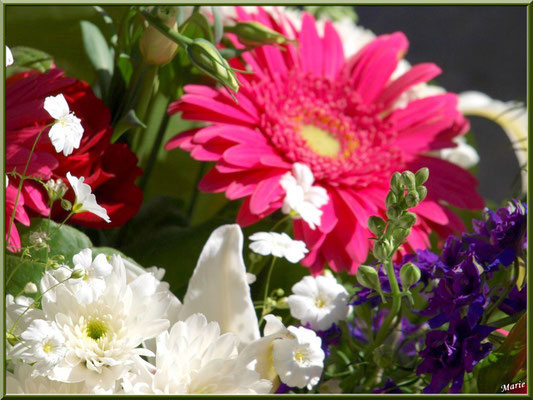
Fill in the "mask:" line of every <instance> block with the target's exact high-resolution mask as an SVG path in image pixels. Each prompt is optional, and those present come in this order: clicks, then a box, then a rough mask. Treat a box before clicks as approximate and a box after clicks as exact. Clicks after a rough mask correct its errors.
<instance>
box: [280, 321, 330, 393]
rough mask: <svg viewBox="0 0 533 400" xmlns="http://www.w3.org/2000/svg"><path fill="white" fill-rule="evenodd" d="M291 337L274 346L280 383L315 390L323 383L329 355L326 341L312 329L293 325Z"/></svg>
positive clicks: (289, 330) (288, 329)
mask: <svg viewBox="0 0 533 400" xmlns="http://www.w3.org/2000/svg"><path fill="white" fill-rule="evenodd" d="M287 331H288V333H289V335H290V336H289V337H283V338H281V339H277V340H274V341H273V343H272V357H273V360H274V361H273V364H274V368H275V369H276V372H277V373H278V375H279V378H280V380H281V381H282V382H283V383H285V384H287V385H289V386H293V387H299V388H303V387H307V388H308V389H312V388H313V386H315V385H316V384H317V383H318V382H319V381H320V376H321V375H322V370H323V369H324V358H325V354H324V351H323V350H322V348H321V345H322V340H321V339H320V338H319V337H318V336H317V335H316V333H315V332H313V331H312V330H310V329H306V328H304V327H301V326H300V327H298V328H296V327H294V326H289V327H288V328H287Z"/></svg>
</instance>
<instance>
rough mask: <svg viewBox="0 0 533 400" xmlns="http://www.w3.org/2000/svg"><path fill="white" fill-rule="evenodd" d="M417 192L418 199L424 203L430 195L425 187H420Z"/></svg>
mask: <svg viewBox="0 0 533 400" xmlns="http://www.w3.org/2000/svg"><path fill="white" fill-rule="evenodd" d="M416 192H417V193H418V198H419V201H422V200H424V199H425V198H426V196H427V194H428V190H427V189H426V187H425V186H420V187H418V188H417V189H416Z"/></svg>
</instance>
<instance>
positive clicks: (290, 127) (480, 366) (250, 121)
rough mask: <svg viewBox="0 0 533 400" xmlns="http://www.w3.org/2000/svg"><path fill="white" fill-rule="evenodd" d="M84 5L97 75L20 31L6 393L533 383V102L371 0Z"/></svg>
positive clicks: (14, 55) (491, 389)
mask: <svg viewBox="0 0 533 400" xmlns="http://www.w3.org/2000/svg"><path fill="white" fill-rule="evenodd" d="M37 8H38V7H37ZM79 10H82V11H83V12H86V11H87V12H88V13H89V15H90V16H91V18H92V20H97V21H98V23H94V22H91V21H89V20H88V19H87V18H86V17H80V18H79V20H80V28H81V29H80V31H81V36H80V38H79V40H80V41H79V43H78V46H77V47H79V49H80V51H83V52H85V54H86V57H87V59H88V60H89V61H90V63H89V64H87V65H85V66H84V68H85V71H86V73H88V76H89V80H90V81H91V83H90V84H89V83H86V82H84V81H83V80H80V77H76V76H71V74H70V73H69V68H70V66H71V64H69V63H65V65H64V66H63V65H62V62H61V61H60V60H54V59H53V58H52V56H50V55H48V54H47V53H46V52H44V51H42V50H41V49H38V48H32V47H20V46H18V47H17V46H12V47H11V48H9V47H7V46H6V47H5V62H6V81H5V85H6V96H5V117H6V123H5V132H4V135H5V136H4V137H5V145H6V146H5V166H6V171H5V236H4V237H5V250H6V251H5V253H6V255H5V288H6V295H5V307H6V308H5V316H6V320H5V325H4V326H5V332H4V334H5V338H6V343H5V348H6V354H5V364H4V371H5V374H6V386H7V393H10V394H16V393H40V394H51V393H71V394H72V393H79V394H81V393H86V394H118V393H120V394H193V393H202V394H268V393H278V394H281V393H406V394H416V393H497V392H517V391H518V392H522V393H527V385H526V376H527V369H526V365H527V356H526V355H527V348H526V336H527V268H526V265H527V208H528V207H527V204H526V202H527V197H526V194H527V115H526V112H525V109H524V108H523V107H522V106H520V105H519V104H517V103H514V102H507V103H504V102H501V101H497V100H493V99H491V98H489V97H488V96H486V95H484V94H482V93H479V92H466V93H462V94H459V95H457V94H454V93H450V92H447V91H446V89H444V88H443V87H441V86H439V85H438V84H437V82H438V75H439V74H440V73H441V69H440V68H439V67H438V66H437V65H435V64H433V63H421V64H416V65H411V64H410V63H408V62H407V61H406V60H405V59H404V56H405V55H406V53H407V49H408V46H409V42H408V38H407V37H406V36H405V35H404V34H403V33H402V32H393V33H390V34H385V35H379V36H376V35H375V34H374V33H372V32H371V31H369V30H366V29H364V28H362V27H360V26H358V25H356V24H355V22H354V15H353V14H352V13H353V10H352V9H351V8H347V7H307V9H306V10H302V8H301V7H300V8H297V7H293V8H285V7H239V6H237V7H220V6H213V7H209V6H140V5H135V6H119V7H100V6H94V7H91V6H86V7H79V8H78V11H79ZM82 11H79V12H82ZM76 18H78V17H76ZM91 18H89V19H91ZM10 39H11V38H10V37H9V35H8V36H7V38H6V44H7V45H8V46H9V44H10V43H9V42H10ZM71 63H72V61H71ZM62 68H66V72H65V71H64V70H63V69H62ZM467 115H477V116H484V117H486V118H489V119H491V120H493V121H496V122H497V123H499V124H500V125H501V126H502V128H503V130H504V132H505V133H506V134H507V135H508V137H509V139H510V141H511V143H512V144H513V146H514V148H515V152H516V157H517V159H518V162H519V163H520V164H521V167H522V171H521V176H519V177H518V179H519V180H520V181H521V182H522V186H521V187H520V188H519V190H517V192H516V195H515V197H514V198H512V199H511V198H509V199H508V200H509V201H508V202H506V203H505V204H494V207H491V208H488V207H486V206H485V200H484V198H483V197H482V196H481V195H480V194H479V193H478V191H477V186H478V181H477V179H476V178H475V177H474V174H473V173H474V171H475V165H476V164H477V162H478V161H479V156H478V154H477V152H476V149H475V147H474V146H473V145H472V140H471V137H470V134H469V131H470V125H469V121H468V119H467V118H466V117H465V116H467Z"/></svg>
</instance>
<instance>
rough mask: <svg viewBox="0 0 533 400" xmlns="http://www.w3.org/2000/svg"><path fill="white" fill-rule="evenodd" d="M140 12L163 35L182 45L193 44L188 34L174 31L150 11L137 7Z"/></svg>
mask: <svg viewBox="0 0 533 400" xmlns="http://www.w3.org/2000/svg"><path fill="white" fill-rule="evenodd" d="M135 11H137V12H138V13H140V14H141V15H142V16H143V17H144V18H146V20H147V21H148V22H149V23H150V25H152V26H153V27H154V28H156V29H157V30H158V31H159V32H161V33H162V34H163V35H165V36H166V37H167V38H169V39H170V40H172V41H173V42H176V43H177V44H179V45H180V46H182V47H184V48H185V47H187V45H189V44H191V43H192V42H193V40H192V39H190V38H188V37H187V36H184V35H182V34H180V33H178V32H176V31H174V30H173V29H172V28H171V27H168V26H166V25H165V24H163V23H162V22H160V21H159V20H158V19H157V18H156V17H153V16H151V15H150V13H148V12H146V11H140V10H138V9H135Z"/></svg>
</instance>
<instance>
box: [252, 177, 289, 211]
mask: <svg viewBox="0 0 533 400" xmlns="http://www.w3.org/2000/svg"><path fill="white" fill-rule="evenodd" d="M280 179H281V175H278V176H273V177H271V178H269V179H265V180H263V181H261V182H259V184H258V185H257V187H256V188H255V190H254V192H253V194H252V197H251V198H250V211H251V212H252V214H261V213H263V212H265V211H266V210H267V209H268V207H269V205H270V204H271V203H272V202H274V201H276V200H279V198H280V197H281V196H282V195H283V194H284V192H283V188H282V187H281V186H280V184H279V180H280Z"/></svg>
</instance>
